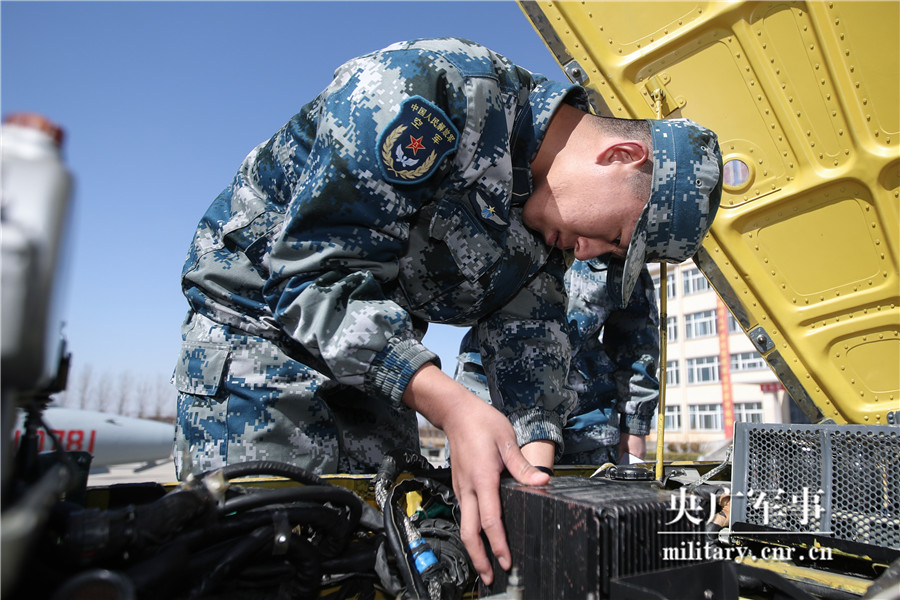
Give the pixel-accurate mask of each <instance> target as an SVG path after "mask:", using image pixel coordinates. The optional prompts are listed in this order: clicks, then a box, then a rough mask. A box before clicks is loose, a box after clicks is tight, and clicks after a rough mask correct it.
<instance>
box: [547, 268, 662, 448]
mask: <svg viewBox="0 0 900 600" xmlns="http://www.w3.org/2000/svg"><path fill="white" fill-rule="evenodd" d="M566 288H567V289H568V291H569V309H568V314H569V338H570V340H571V344H572V367H571V369H570V371H569V385H570V386H571V387H572V389H573V390H575V392H576V393H577V394H578V405H577V407H576V409H575V410H574V411H573V412H572V416H571V417H570V419H569V421H568V423H566V429H565V433H564V437H565V443H566V452H567V453H569V452H572V453H575V452H581V451H589V450H593V449H594V448H596V447H597V446H612V445H615V444H617V443H618V441H619V431H623V432H626V433H631V434H634V435H647V434H648V433H649V432H650V424H651V423H650V421H651V419H652V417H653V412H654V410H656V406H657V403H658V401H659V381H658V379H657V370H658V365H659V310H658V308H657V306H656V294H655V291H654V286H653V280H652V278H651V277H650V273H649V272H648V271H647V269H646V267H645V268H644V269H643V270H642V271H641V274H640V277H639V278H638V282H637V285H635V288H634V293H633V294H632V296H631V300H630V301H629V302H628V305H627V306H626V307H625V308H624V309H620V308H617V307H616V303H615V302H614V301H613V300H612V299H611V298H610V297H609V294H608V291H607V287H606V265H605V264H604V263H603V262H602V261H600V260H598V259H594V260H590V261H575V263H574V264H573V265H572V268H571V269H569V271H568V272H567V273H566Z"/></svg>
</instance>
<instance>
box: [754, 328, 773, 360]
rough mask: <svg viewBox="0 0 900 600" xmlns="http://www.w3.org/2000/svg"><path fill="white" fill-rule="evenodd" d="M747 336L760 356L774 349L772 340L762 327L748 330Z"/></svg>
mask: <svg viewBox="0 0 900 600" xmlns="http://www.w3.org/2000/svg"><path fill="white" fill-rule="evenodd" d="M747 335H748V336H749V337H750V341H751V342H753V345H754V346H756V349H757V350H758V351H759V353H760V354H765V353H766V352H768V351H769V350H771V349H772V348H774V347H775V344H774V342H772V338H770V337H769V334H768V333H766V330H765V329H763V328H762V327H757V328H755V329H752V330H750V331H749V332H748V333H747Z"/></svg>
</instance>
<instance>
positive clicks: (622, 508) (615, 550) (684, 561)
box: [481, 476, 712, 600]
mask: <svg viewBox="0 0 900 600" xmlns="http://www.w3.org/2000/svg"><path fill="white" fill-rule="evenodd" d="M500 498H501V502H502V504H503V521H504V527H505V528H506V535H507V539H508V541H509V545H510V551H511V553H512V564H513V569H514V570H515V571H517V574H518V577H519V581H518V585H521V586H523V587H524V590H523V594H524V595H523V597H524V598H554V599H563V598H572V599H579V600H584V599H585V598H588V597H589V594H590V595H591V596H590V597H593V598H595V599H597V600H602V599H605V598H609V597H610V581H611V580H613V579H616V578H618V577H623V576H628V575H635V574H641V573H647V572H651V571H657V570H662V569H666V568H673V567H679V566H686V565H689V564H696V563H698V562H704V561H707V560H709V559H710V558H712V557H708V555H707V554H708V553H707V552H706V551H705V550H706V548H707V545H706V536H705V533H704V531H705V528H706V524H707V522H708V521H709V520H710V518H711V515H710V509H709V506H710V497H709V495H707V496H706V497H703V496H702V495H694V494H685V493H683V492H682V491H681V490H674V491H673V490H664V489H660V487H659V486H658V484H655V483H653V482H647V481H611V480H606V479H592V478H587V477H566V476H564V477H553V478H552V479H551V480H550V483H549V484H548V485H546V486H543V487H529V486H525V485H521V484H519V483H517V482H515V481H514V480H511V479H510V480H504V481H503V482H502V483H501V487H500ZM511 575H512V573H506V572H504V571H503V570H502V569H501V568H500V567H499V565H497V564H496V562H495V564H494V582H493V584H492V585H491V586H483V585H482V586H481V587H482V589H481V595H482V596H484V595H488V594H497V593H501V592H503V591H504V590H506V587H507V583H513V584H515V583H516V582H515V581H513V582H509V581H508V580H509V579H510V577H511Z"/></svg>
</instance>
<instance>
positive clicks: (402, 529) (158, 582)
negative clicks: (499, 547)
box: [11, 451, 474, 600]
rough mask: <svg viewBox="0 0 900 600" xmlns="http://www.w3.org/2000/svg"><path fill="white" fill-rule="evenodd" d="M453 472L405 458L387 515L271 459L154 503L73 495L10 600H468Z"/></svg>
mask: <svg viewBox="0 0 900 600" xmlns="http://www.w3.org/2000/svg"><path fill="white" fill-rule="evenodd" d="M403 474H407V476H406V477H405V478H402V479H401V478H400V476H401V475H403ZM259 477H265V478H266V479H263V480H258V481H254V479H255V478H259ZM449 477H450V474H449V470H446V469H435V468H433V467H432V466H431V465H430V464H429V463H428V462H427V461H426V460H425V459H424V457H422V456H421V455H419V454H417V453H413V452H406V451H398V452H395V453H392V454H391V455H389V456H387V457H386V458H385V459H384V463H383V464H382V466H381V468H380V470H379V472H378V474H377V475H376V476H375V479H374V482H373V484H374V496H375V500H376V501H377V505H378V509H376V508H375V507H374V506H373V505H371V504H369V503H368V502H366V501H365V500H364V499H363V498H361V497H360V496H359V495H357V494H356V493H354V492H353V491H351V490H349V489H347V488H344V487H341V486H339V485H335V484H332V483H329V482H327V481H325V480H323V479H322V478H321V477H319V476H317V475H315V474H313V473H311V472H308V471H306V470H304V469H301V468H298V467H295V466H292V465H289V464H284V463H277V462H270V461H255V462H247V463H242V464H234V465H229V466H226V467H223V468H221V469H216V470H211V471H208V472H206V473H202V474H199V475H195V476H190V477H189V478H188V479H187V480H186V481H185V482H183V483H182V484H180V485H179V486H177V487H176V488H174V489H172V490H171V491H168V492H165V489H164V488H162V486H158V487H159V489H160V490H161V494H160V495H159V497H157V498H155V499H153V500H152V501H149V502H143V503H129V504H127V505H125V506H119V507H115V508H110V509H105V510H101V509H96V508H86V507H84V506H82V505H79V504H78V503H76V502H72V501H66V500H60V501H57V502H55V504H53V505H52V506H51V507H49V509H48V513H49V514H48V515H47V516H46V518H45V519H44V520H45V521H46V525H45V526H43V527H42V528H41V530H40V531H39V532H37V533H36V537H37V538H38V539H37V540H36V542H35V549H34V551H33V552H32V553H31V554H30V557H29V560H27V561H26V564H25V568H24V569H23V570H22V572H21V573H20V574H19V577H18V581H17V582H16V586H15V589H14V590H13V594H12V595H11V597H12V598H39V597H40V598H51V599H52V600H81V599H89V598H90V599H93V598H101V597H102V598H108V599H110V600H137V599H142V598H154V599H156V598H173V599H187V600H194V599H199V598H222V599H226V598H234V599H242V598H253V599H254V600H256V599H261V598H278V599H282V598H284V599H288V598H290V599H294V598H296V599H307V598H321V597H328V598H335V599H338V598H348V597H354V598H361V599H362V598H374V597H376V595H378V594H382V595H383V594H384V593H387V594H390V596H391V597H394V598H398V599H421V600H456V599H458V598H461V597H462V596H463V595H464V594H465V593H466V591H467V590H471V589H472V588H473V587H474V579H473V577H472V573H473V569H472V568H471V563H470V561H469V558H468V555H467V554H466V552H465V549H464V546H463V544H462V542H461V540H460V537H459V526H458V522H459V520H458V512H459V509H458V505H457V503H456V499H455V497H454V495H453V493H452V491H451V490H450V488H449V487H448V485H447V482H449ZM273 478H285V479H287V480H289V481H287V482H284V481H282V480H280V479H273ZM398 479H400V480H399V481H398ZM236 480H240V481H236ZM272 481H275V482H277V484H278V485H276V486H273V485H272V484H271V482H272ZM410 497H415V498H416V499H417V500H418V507H417V510H415V511H414V512H413V513H412V514H409V513H410V511H409V508H410V506H412V504H413V502H411V501H410V500H409V499H408V498H410ZM379 509H380V511H379Z"/></svg>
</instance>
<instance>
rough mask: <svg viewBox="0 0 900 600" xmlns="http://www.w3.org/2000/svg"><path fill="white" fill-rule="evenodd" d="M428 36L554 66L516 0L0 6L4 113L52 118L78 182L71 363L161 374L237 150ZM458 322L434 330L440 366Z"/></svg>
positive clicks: (450, 352)
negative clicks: (200, 237)
mask: <svg viewBox="0 0 900 600" xmlns="http://www.w3.org/2000/svg"><path fill="white" fill-rule="evenodd" d="M436 36H458V37H465V38H469V39H472V40H475V41H478V42H481V43H482V44H484V45H486V46H488V47H490V48H492V49H493V50H495V51H497V52H500V53H502V54H504V55H506V56H507V57H509V58H510V59H512V60H513V61H515V62H517V63H518V64H520V65H522V66H525V67H526V68H528V69H530V70H532V71H536V72H539V73H544V74H547V75H548V76H550V77H556V78H563V77H564V76H563V74H562V71H561V69H560V68H559V66H558V65H557V63H556V62H555V60H554V59H553V57H552V56H551V54H550V52H549V50H547V48H546V47H545V46H544V44H543V42H542V41H541V39H540V38H539V36H538V34H537V33H536V32H535V31H534V29H533V28H532V27H531V24H530V23H529V22H528V20H527V19H526V17H525V15H524V14H523V13H522V11H521V9H520V8H519V6H518V5H517V4H516V3H515V2H512V1H510V0H501V1H494V2H490V1H477V2H468V1H454V2H431V1H420V2H411V1H409V2H378V1H368V2H330V1H326V2H292V1H284V2H237V1H235V2H213V1H208V2H172V1H170V2H36V1H8V0H3V1H2V2H0V60H2V64H0V78H2V79H0V109H2V112H3V114H4V115H6V114H8V113H10V112H13V111H21V110H27V111H35V112H39V113H42V114H44V115H45V116H47V117H49V118H50V119H51V120H53V121H55V122H57V123H59V124H61V125H62V126H63V128H64V129H65V133H66V140H65V146H64V153H65V160H66V162H67V164H68V165H69V168H70V169H71V170H72V172H73V174H74V177H75V182H76V188H75V189H76V191H75V196H74V203H75V204H74V206H75V212H74V220H73V224H72V225H73V232H74V235H73V244H72V252H71V255H70V256H69V258H68V260H69V262H70V264H71V268H70V269H69V273H68V282H67V285H66V290H65V296H64V298H65V313H64V316H65V320H66V336H67V339H68V345H69V350H70V351H71V352H72V357H73V367H72V374H73V376H76V377H77V375H78V373H79V369H83V368H85V367H86V366H89V367H90V369H91V370H92V371H93V372H94V373H108V374H118V373H128V374H130V375H133V376H137V377H139V378H145V377H156V376H160V377H168V376H169V375H170V374H171V372H172V368H173V366H174V362H175V358H176V354H177V351H178V349H179V346H180V333H179V332H180V324H181V320H182V319H183V318H184V314H185V310H186V308H187V304H186V302H185V300H184V297H183V296H182V295H181V290H180V281H179V276H180V273H181V266H182V263H183V261H184V258H185V254H186V251H187V248H188V244H189V243H190V241H191V237H192V235H193V232H194V228H195V226H196V224H197V222H198V220H199V219H200V217H201V215H202V214H203V212H204V211H205V210H206V208H207V206H208V205H209V203H210V202H211V201H212V200H213V198H215V196H216V195H217V194H218V193H219V192H220V191H221V190H222V188H224V187H225V186H226V185H227V184H228V183H229V182H230V180H231V178H232V176H233V175H234V172H235V170H236V169H237V167H238V165H239V164H240V162H241V160H242V159H243V158H244V156H245V155H246V154H247V153H248V152H249V151H250V149H251V148H253V147H254V146H255V145H256V144H258V143H259V142H261V141H263V140H265V139H266V138H268V137H269V136H270V135H271V134H272V133H274V132H275V131H276V130H277V129H278V128H279V127H280V126H281V125H282V124H283V123H284V122H285V121H287V120H288V119H289V118H290V117H291V116H292V115H293V114H294V113H296V112H297V111H298V110H299V109H300V107H301V106H302V105H303V104H304V103H305V102H307V101H308V100H310V99H312V98H313V97H314V96H315V95H316V94H317V93H318V92H319V91H321V90H322V89H323V88H324V87H325V86H326V85H327V84H328V82H329V80H330V79H331V74H332V73H333V71H334V69H335V67H337V66H338V65H340V64H341V63H342V62H344V61H345V60H347V59H349V58H352V57H354V56H357V55H359V54H363V53H365V52H369V51H371V50H375V49H378V48H381V47H383V46H386V45H388V44H390V43H393V42H396V41H400V40H405V39H412V38H418V37H436ZM461 334H462V332H461V330H459V329H456V328H452V327H447V326H438V327H435V326H432V329H431V330H429V333H428V335H427V336H426V340H425V341H426V344H427V345H428V346H429V347H431V348H432V349H433V350H434V351H435V352H437V353H438V354H439V355H440V356H441V357H442V360H443V362H444V369H445V370H448V371H450V372H452V367H453V362H454V359H455V356H456V349H457V345H458V342H459V338H460V337H461ZM448 365H449V369H448Z"/></svg>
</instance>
